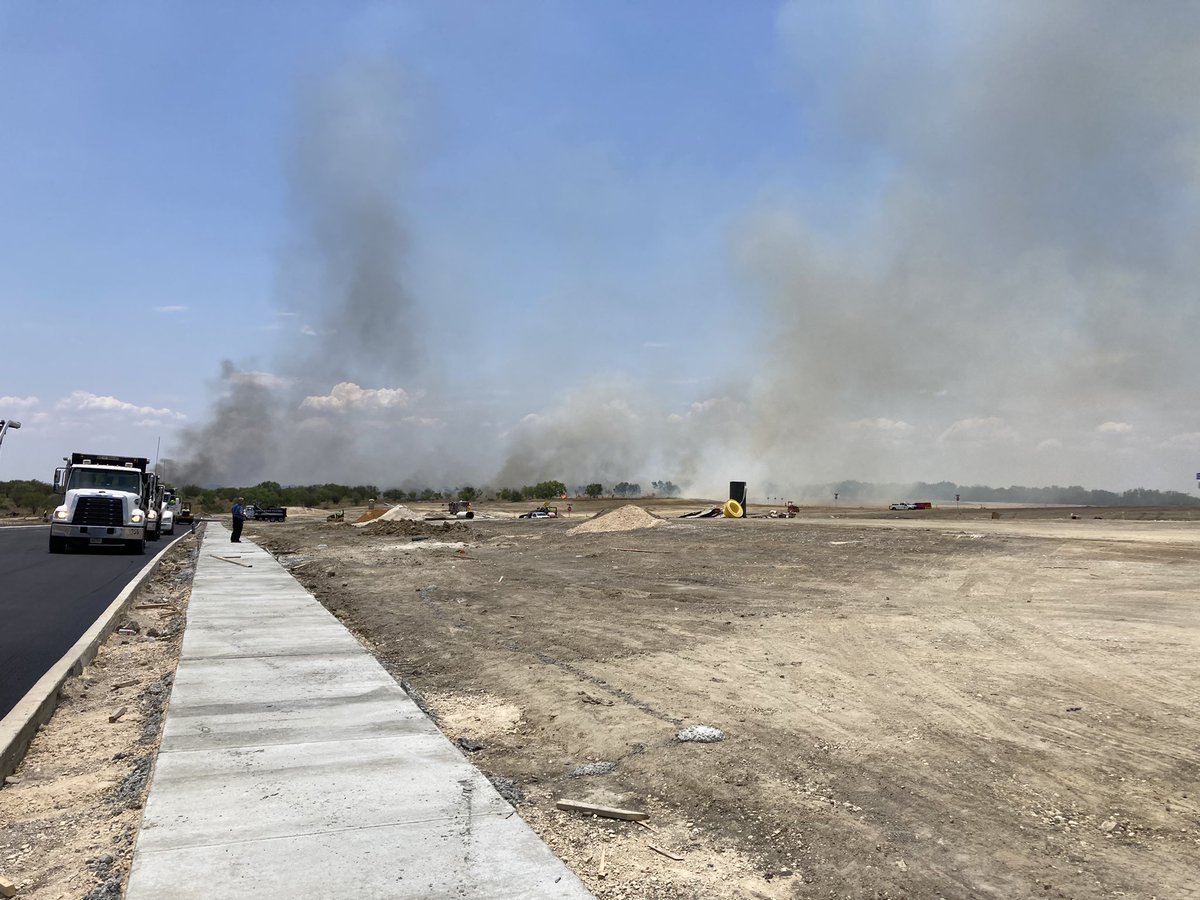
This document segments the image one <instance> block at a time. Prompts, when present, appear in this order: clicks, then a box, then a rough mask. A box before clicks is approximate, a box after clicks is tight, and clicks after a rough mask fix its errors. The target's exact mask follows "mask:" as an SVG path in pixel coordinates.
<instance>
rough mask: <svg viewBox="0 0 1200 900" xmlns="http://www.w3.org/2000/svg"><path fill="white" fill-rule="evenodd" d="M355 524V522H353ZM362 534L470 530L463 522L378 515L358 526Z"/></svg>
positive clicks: (431, 532)
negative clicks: (429, 520)
mask: <svg viewBox="0 0 1200 900" xmlns="http://www.w3.org/2000/svg"><path fill="white" fill-rule="evenodd" d="M355 524H357V523H355ZM358 527H360V528H362V533H363V534H385V535H408V536H412V535H419V534H451V533H455V532H470V530H471V529H470V527H469V526H468V525H467V524H466V523H465V522H424V521H421V520H413V519H391V520H389V519H388V518H387V517H386V516H380V517H379V518H378V519H376V520H375V521H373V522H364V523H363V524H362V525H360V526H358Z"/></svg>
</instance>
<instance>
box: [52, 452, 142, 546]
mask: <svg viewBox="0 0 1200 900" xmlns="http://www.w3.org/2000/svg"><path fill="white" fill-rule="evenodd" d="M63 461H64V462H65V463H66V465H65V466H60V467H59V468H57V469H55V471H54V489H55V490H56V491H62V492H63V503H62V505H61V506H59V507H57V508H56V509H55V510H54V512H52V513H51V514H50V552H51V553H62V552H64V551H65V550H66V549H67V548H68V547H70V546H78V547H87V546H101V545H104V546H121V547H124V548H125V549H126V550H127V551H128V552H130V553H145V552H146V519H147V515H146V509H145V507H144V506H143V505H142V504H143V494H144V489H145V475H146V469H147V467H148V466H149V460H147V459H145V458H144V457H139V456H111V455H106V454H99V453H72V454H71V455H70V456H64V457H63ZM155 520H156V521H157V515H156V516H155Z"/></svg>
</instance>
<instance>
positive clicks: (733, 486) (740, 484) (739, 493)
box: [729, 481, 747, 518]
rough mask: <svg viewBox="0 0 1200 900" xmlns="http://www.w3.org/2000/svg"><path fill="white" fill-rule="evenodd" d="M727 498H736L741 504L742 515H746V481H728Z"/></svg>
mask: <svg viewBox="0 0 1200 900" xmlns="http://www.w3.org/2000/svg"><path fill="white" fill-rule="evenodd" d="M729 499H730V500H736V501H737V502H738V503H740V504H741V505H742V517H743V518H745V516H746V512H747V510H746V502H747V501H746V482H744V481H731V482H729Z"/></svg>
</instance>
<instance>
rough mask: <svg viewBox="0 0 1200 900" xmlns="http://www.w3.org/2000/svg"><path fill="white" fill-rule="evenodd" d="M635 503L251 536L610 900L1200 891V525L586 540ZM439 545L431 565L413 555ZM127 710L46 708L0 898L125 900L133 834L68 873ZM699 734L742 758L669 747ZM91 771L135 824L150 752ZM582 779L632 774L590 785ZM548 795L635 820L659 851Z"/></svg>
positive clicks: (677, 533)
mask: <svg viewBox="0 0 1200 900" xmlns="http://www.w3.org/2000/svg"><path fill="white" fill-rule="evenodd" d="M622 505H623V502H621V501H616V502H613V501H607V502H605V501H597V502H594V503H593V502H586V501H585V502H576V504H575V510H576V511H575V515H574V516H573V517H572V518H567V519H564V520H540V521H539V520H534V521H528V520H521V521H513V520H508V519H505V518H503V517H506V516H511V515H514V514H515V512H519V511H523V510H524V509H525V506H524V505H513V504H498V505H497V507H496V509H495V510H494V511H490V510H488V509H487V507H486V506H485V507H484V510H483V512H484V514H488V513H489V512H494V514H495V515H497V516H499V517H501V518H497V519H493V520H488V519H477V520H476V521H475V522H472V523H469V524H470V529H469V530H468V531H462V530H459V529H455V530H454V534H453V537H452V539H445V538H442V537H441V535H442V534H443V531H442V530H441V526H440V524H439V525H430V526H422V527H428V528H429V530H430V532H431V536H430V538H429V539H428V540H424V541H417V542H414V541H413V540H412V538H413V537H418V538H419V537H423V536H424V535H423V534H420V533H414V534H410V533H408V531H409V530H407V529H406V530H404V533H387V532H384V533H372V531H373V529H355V528H352V527H350V526H349V525H346V524H336V525H335V524H332V523H326V522H324V521H323V519H318V518H317V517H314V518H313V519H311V520H309V521H308V522H303V521H290V520H289V522H287V523H283V524H279V525H273V524H267V523H249V525H248V527H247V534H248V536H250V537H252V538H253V539H255V540H257V541H260V542H262V543H263V544H264V545H266V546H269V547H273V548H274V549H275V550H276V552H277V553H278V554H279V558H280V560H281V561H282V562H283V563H284V564H285V565H286V566H288V567H289V568H291V569H292V570H293V572H294V574H295V575H296V577H298V578H300V579H301V580H302V581H303V582H304V583H305V584H306V585H307V586H308V587H310V588H311V589H312V590H313V591H314V592H315V593H316V594H317V595H318V597H320V598H321V599H322V600H323V602H324V603H325V604H326V605H327V606H328V607H329V608H330V609H332V610H334V611H335V613H337V615H339V617H341V619H342V620H343V621H344V622H345V623H346V624H347V625H348V626H349V627H350V628H351V629H352V630H353V631H354V632H355V633H356V634H358V636H359V637H360V639H362V640H363V641H364V643H365V644H366V645H367V646H368V647H370V648H372V649H373V650H374V652H375V653H376V655H377V656H378V657H379V658H380V659H381V660H382V661H383V662H384V664H385V665H386V666H387V667H388V669H389V670H390V671H391V672H392V673H393V674H394V675H395V676H396V677H397V678H398V679H403V680H404V682H405V684H406V685H407V686H408V687H409V689H410V690H411V691H413V692H414V693H417V694H418V696H420V695H422V694H423V700H422V702H424V703H425V705H426V706H427V707H428V708H430V709H431V710H433V711H434V712H435V713H437V714H438V715H439V717H440V720H441V726H442V728H443V730H444V731H445V732H446V733H447V734H448V735H449V736H450V737H451V738H452V739H457V738H460V737H462V738H467V739H468V741H469V742H470V743H467V742H464V743H465V744H467V746H470V747H477V748H478V749H476V750H475V751H474V752H473V753H472V760H473V761H474V762H475V763H476V764H477V765H479V766H480V767H481V768H482V769H483V770H484V771H485V772H488V773H489V774H491V775H493V776H494V777H495V778H496V779H497V782H498V783H499V784H501V785H505V784H507V782H505V781H503V779H505V778H507V779H509V780H510V781H511V785H510V786H509V793H510V794H513V795H514V796H515V794H516V793H517V792H519V793H521V794H522V795H523V797H524V799H523V801H522V802H521V803H520V805H519V807H518V808H519V811H520V814H521V815H522V816H523V817H524V818H525V819H526V821H528V822H529V823H530V824H531V825H532V826H533V827H534V828H535V830H537V831H538V832H539V834H541V835H542V837H543V838H544V839H545V840H546V841H547V842H548V843H549V844H550V845H551V847H552V848H553V849H554V850H555V851H556V852H557V853H559V855H560V856H561V857H562V858H563V859H564V860H565V861H566V862H567V863H568V864H569V865H571V866H572V868H573V869H575V871H576V872H578V873H579V875H580V877H581V878H582V879H583V880H584V882H585V883H586V884H587V885H588V887H589V888H590V889H591V890H592V891H593V892H594V893H595V894H596V895H597V896H599V897H605V898H609V897H612V898H616V897H625V898H629V900H634V898H728V900H732V898H752V897H757V898H763V897H767V898H793V897H795V898H809V897H848V898H849V897H853V898H858V897H913V898H917V897H922V898H923V897H937V896H943V897H989V898H1000V897H1004V898H1009V897H1034V896H1037V897H1072V898H1080V897H1112V896H1124V897H1130V898H1150V897H1159V898H1162V897H1176V896H1191V895H1192V894H1193V893H1194V891H1195V886H1196V884H1200V862H1198V860H1200V809H1198V806H1200V805H1198V803H1197V799H1196V794H1195V791H1196V787H1195V785H1196V784H1197V776H1198V775H1200V753H1198V751H1197V748H1198V747H1200V721H1198V720H1197V715H1196V710H1195V705H1196V704H1195V701H1196V697H1197V696H1198V695H1200V654H1198V653H1197V651H1198V650H1200V628H1198V626H1200V612H1198V608H1200V596H1198V589H1197V584H1198V583H1200V581H1198V579H1197V575H1198V574H1200V571H1198V566H1200V519H1198V518H1197V511H1195V510H1188V509H1183V510H1179V509H1173V510H1172V509H1163V510H1095V509H1088V510H1085V509H1076V510H1063V509H1057V510H1056V509H1036V510H1029V509H1004V510H1003V511H1002V512H1001V518H1000V519H999V520H993V519H991V511H989V510H980V509H974V508H973V509H967V508H965V507H964V508H963V509H962V510H961V511H955V510H953V509H949V510H946V509H939V510H933V511H930V512H901V513H889V512H886V511H878V510H858V509H845V508H840V509H835V508H832V507H831V508H826V509H813V508H806V509H805V510H804V511H803V514H802V518H797V519H792V520H755V519H751V520H747V521H728V520H712V521H700V522H679V521H675V520H672V521H669V522H667V523H665V524H663V525H660V526H658V527H655V528H653V529H646V530H638V531H631V532H623V533H600V534H591V535H587V534H578V535H568V534H567V533H566V532H567V530H568V529H569V528H571V527H572V526H573V525H576V524H579V523H580V522H582V521H584V520H585V519H586V518H587V517H588V516H590V515H592V514H593V513H596V512H600V511H603V510H605V509H608V510H612V509H616V508H618V507H620V506H622ZM646 505H647V506H648V508H649V509H650V511H652V512H654V513H655V514H658V515H661V516H667V517H672V516H676V515H678V514H679V513H681V512H684V511H687V510H689V509H698V508H701V507H702V506H704V505H705V503H704V502H703V501H693V502H690V503H689V502H686V501H659V502H651V503H648V504H646ZM414 506H415V508H417V509H418V511H422V512H435V511H437V510H436V508H435V507H432V506H430V507H429V508H428V509H426V508H425V507H423V506H422V505H421V504H415V505H414ZM767 508H768V507H763V508H762V510H761V511H762V512H765V511H766V509H767ZM754 511H755V512H758V511H759V510H758V509H757V508H756V509H755V510H754ZM361 512H362V510H361V509H360V510H358V511H357V512H353V513H352V511H351V510H347V511H346V518H347V520H348V521H352V520H353V517H355V516H357V515H358V514H360V513H361ZM1071 514H1075V515H1079V516H1080V517H1081V518H1080V519H1077V520H1071V519H1070V518H1069V516H1070V515H1071ZM1096 516H1102V517H1103V518H1100V519H1097V518H1094V517H1096ZM1171 519H1174V520H1175V521H1167V520H1171ZM393 524H399V523H393ZM414 524H416V523H414ZM415 530H416V531H420V530H421V528H417V529H415ZM458 541H465V542H466V546H465V547H463V548H461V549H463V550H464V554H461V555H460V554H459V553H458V552H457V551H458V549H459V548H458V544H457V542H458ZM422 543H423V544H434V543H437V544H443V545H444V546H435V547H431V548H429V549H424V550H422V552H420V553H413V552H407V551H406V550H404V549H402V548H405V547H412V546H416V545H419V544H422ZM173 644H175V642H169V643H168V642H159V643H155V644H148V645H145V646H146V647H149V648H156V650H165V649H170V648H171V647H172V645H173ZM139 646H141V645H139ZM114 671H116V672H119V671H120V669H114V670H111V671H105V672H104V676H103V677H106V678H111V677H115V676H114V675H113V672H114ZM158 671H159V669H158V667H157V665H156V666H154V667H151V668H150V669H149V672H150V673H151V674H150V677H151V679H152V680H153V679H154V678H156V677H157V672H158ZM89 677H94V676H89ZM99 687H103V685H99ZM72 690H75V691H78V690H79V689H78V688H74V689H72ZM93 690H94V688H93ZM147 696H148V695H147ZM113 702H114V701H113V700H110V699H109V695H108V693H107V692H106V693H105V696H104V697H103V699H101V700H100V703H99V704H98V708H96V709H92V707H91V706H90V705H89V704H87V703H83V702H68V703H65V704H64V705H62V706H60V708H59V711H58V712H57V713H56V716H55V719H54V720H52V722H51V724H50V725H49V726H47V729H46V733H45V734H43V735H39V736H38V738H37V740H36V741H35V750H34V751H31V757H30V760H27V763H26V769H25V772H24V774H25V775H26V777H25V779H24V781H23V782H21V783H20V784H18V785H16V786H15V787H13V788H7V789H5V790H4V791H3V792H0V813H3V814H4V815H3V816H0V818H4V819H5V820H6V821H5V825H6V828H5V832H6V835H7V836H8V837H10V838H12V839H11V840H9V841H6V842H5V843H4V844H3V845H0V875H4V874H7V875H8V877H10V878H12V877H13V876H14V875H16V876H17V879H16V880H18V881H19V882H21V893H20V895H19V896H21V897H27V896H28V897H35V898H38V900H40V898H43V897H46V898H57V897H60V896H81V895H82V894H83V893H84V892H85V891H86V886H87V885H89V884H91V885H95V886H96V891H95V893H94V896H97V897H98V896H109V895H110V894H109V893H108V890H109V889H110V888H111V887H112V886H113V882H114V880H115V881H116V884H117V887H118V891H119V884H120V881H121V880H122V879H121V877H120V874H117V872H115V871H113V870H119V868H120V867H121V866H122V865H123V864H127V860H128V853H129V838H130V836H131V828H136V822H135V821H126V820H125V819H123V818H121V819H119V820H116V821H115V823H114V824H113V825H112V826H111V827H110V825H108V824H105V825H103V827H101V828H99V829H98V830H93V831H92V832H90V836H86V835H85V834H84V833H83V832H80V833H79V834H78V836H77V837H74V838H70V840H73V841H74V843H73V844H72V845H71V846H74V847H77V848H78V852H74V853H72V854H70V855H64V854H63V853H61V852H59V850H57V849H56V848H57V847H58V846H59V842H61V841H62V834H63V830H64V829H65V828H69V827H71V826H70V825H69V823H71V822H73V821H75V820H77V819H78V818H80V817H81V816H85V815H91V813H89V811H92V812H94V813H98V814H99V818H98V819H97V821H96V824H97V825H98V826H99V825H101V820H103V819H104V818H105V817H107V816H109V815H110V814H111V813H110V811H109V809H108V804H109V801H108V800H105V799H103V797H102V796H101V795H98V794H93V793H91V792H90V791H87V790H77V788H76V786H77V785H78V784H79V779H80V777H81V772H82V770H81V768H80V767H81V766H82V765H83V764H84V757H85V755H86V753H88V752H90V744H91V742H92V741H94V738H90V737H89V735H91V734H93V733H94V732H95V730H96V729H100V730H103V731H105V732H106V733H107V732H108V731H110V730H114V729H117V728H118V726H124V723H125V722H126V719H122V720H121V721H120V723H118V725H117V726H114V725H112V724H109V723H108V722H107V716H105V717H104V719H103V723H102V724H97V723H96V722H95V718H94V717H95V716H97V715H98V714H99V713H101V712H109V711H110V707H111V706H112V705H113ZM132 715H133V710H132V707H131V710H130V713H128V714H127V718H128V717H130V716H132ZM72 717H74V718H75V719H78V721H74V720H73V718H72ZM692 724H702V725H711V726H716V727H718V728H720V729H722V730H723V731H724V732H725V733H726V735H727V737H726V740H725V741H723V742H721V743H715V744H693V743H687V744H684V743H679V742H677V741H675V740H674V735H675V733H676V732H677V730H678V728H679V726H681V725H692ZM130 725H132V726H134V727H133V728H131V730H130V734H129V744H130V748H131V750H132V748H134V747H136V746H138V742H139V738H138V736H139V735H141V734H142V732H143V729H142V727H141V725H140V723H137V721H136V720H134V721H133V722H131V723H130ZM61 736H77V739H75V738H71V739H69V740H66V741H64V740H62V737H61ZM143 746H144V745H143ZM96 750H97V751H98V754H99V755H98V762H99V763H100V765H101V767H103V765H104V764H110V761H111V763H115V769H114V770H113V771H112V772H111V774H110V773H108V772H101V771H99V770H98V772H97V776H85V777H93V778H96V779H97V783H98V784H103V790H104V791H108V792H111V794H112V797H114V798H119V797H120V791H119V788H120V787H121V785H122V780H123V779H124V778H125V776H126V775H127V774H130V775H131V777H132V775H133V774H136V770H137V769H138V767H137V766H134V767H133V768H132V769H131V768H130V764H131V763H132V762H134V761H136V760H139V759H140V758H141V757H140V755H139V754H140V753H142V752H144V751H143V750H138V752H132V753H131V752H130V751H122V752H121V754H115V753H114V751H113V748H112V746H110V742H100V743H99V744H98V745H97V746H96ZM34 752H36V753H37V756H36V757H34V756H33V755H32V754H33V753H34ZM126 754H129V755H126ZM115 755H118V756H119V758H118V759H113V757H114V756H115ZM596 763H611V764H615V766H613V768H612V769H611V771H608V772H607V774H593V775H582V774H577V775H572V774H571V773H572V772H579V771H581V770H582V771H592V772H596V771H599V772H603V771H604V770H605V769H607V768H608V766H606V765H590V764H596ZM139 765H140V764H139ZM585 766H586V768H582V767H585ZM31 767H32V768H31ZM34 769H36V771H34ZM64 779H65V780H64ZM60 781H61V782H62V787H61V788H59V787H56V784H57V783H58V782H60ZM39 797H40V798H41V799H40V800H39ZM562 797H569V798H572V799H576V800H585V801H587V800H590V801H594V802H600V803H606V805H610V806H626V807H634V808H638V809H645V810H647V811H648V812H649V813H650V816H651V817H650V819H649V822H650V824H651V825H652V826H653V828H654V830H653V831H651V830H649V829H646V828H643V827H642V826H639V825H635V824H633V823H628V822H617V821H610V820H602V819H592V818H583V817H580V816H579V815H578V814H576V813H567V812H561V811H558V810H556V809H555V806H554V801H555V800H557V799H559V798H562ZM39 802H40V803H41V804H42V808H39V807H38V803H39ZM136 802H137V801H136V800H134V801H131V802H130V803H123V804H122V806H123V808H125V809H128V810H129V811H130V812H135V811H134V810H132V809H130V807H131V806H133V805H134V804H136ZM135 814H136V813H135ZM93 818H95V816H93ZM17 822H21V823H25V824H21V825H20V826H18V827H17V828H14V827H13V826H14V825H16V823H17ZM47 842H49V843H47ZM651 845H653V846H655V847H657V848H659V850H661V851H665V853H667V854H671V856H667V855H663V854H662V853H660V852H658V851H656V850H654V849H652V848H651ZM46 848H50V852H51V853H52V854H53V855H52V856H50V857H48V859H50V860H51V863H48V864H47V866H40V865H39V864H37V859H38V857H39V856H40V855H41V853H42V852H43V851H44V850H45V849H46ZM673 857H681V859H675V858H673ZM5 869H7V870H8V871H7V873H6V872H5ZM39 871H40V876H39ZM72 871H73V872H74V873H75V874H71V872H72ZM114 876H115V878H114ZM41 878H45V879H47V880H45V881H41V880H40V879H41ZM116 895H117V894H116V893H113V894H111V896H116Z"/></svg>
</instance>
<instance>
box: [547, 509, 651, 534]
mask: <svg viewBox="0 0 1200 900" xmlns="http://www.w3.org/2000/svg"><path fill="white" fill-rule="evenodd" d="M662 522H663V520H662V519H660V518H659V517H658V516H655V515H651V514H650V513H648V512H646V511H645V510H644V509H642V508H641V507H640V506H634V505H633V504H632V503H630V504H629V505H628V506H622V507H621V508H620V509H614V510H613V511H612V512H607V513H605V514H604V515H602V516H597V517H596V518H594V519H588V520H587V521H586V522H584V523H583V524H582V525H576V526H575V527H574V528H572V529H571V530H570V531H568V532H567V534H604V533H606V532H610V531H637V530H638V529H639V528H653V527H654V526H655V525H661V524H662Z"/></svg>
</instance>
